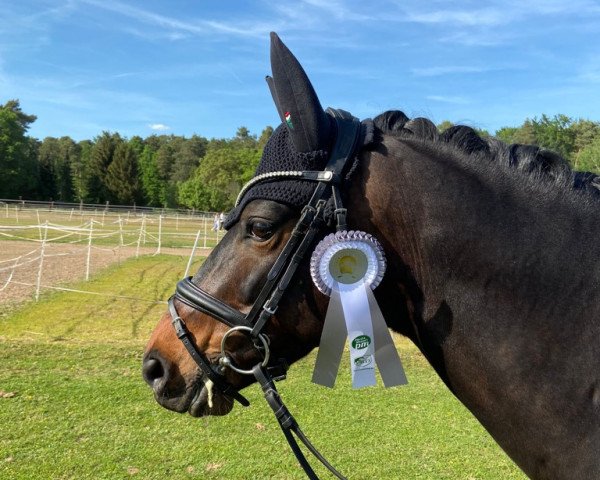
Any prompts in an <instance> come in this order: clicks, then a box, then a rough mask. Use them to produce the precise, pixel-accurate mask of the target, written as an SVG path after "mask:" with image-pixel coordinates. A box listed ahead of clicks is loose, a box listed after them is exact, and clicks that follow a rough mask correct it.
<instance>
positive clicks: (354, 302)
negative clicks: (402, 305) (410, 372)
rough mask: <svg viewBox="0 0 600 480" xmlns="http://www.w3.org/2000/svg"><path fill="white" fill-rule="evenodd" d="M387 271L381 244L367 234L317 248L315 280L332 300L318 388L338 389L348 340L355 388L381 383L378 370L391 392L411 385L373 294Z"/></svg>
mask: <svg viewBox="0 0 600 480" xmlns="http://www.w3.org/2000/svg"><path fill="white" fill-rule="evenodd" d="M385 267H386V262H385V256H384V254H383V248H382V246H381V244H380V243H379V242H378V241H377V239H376V238H375V237H373V236H372V235H370V234H368V233H365V232H359V231H341V232H336V233H332V234H330V235H328V236H326V237H325V238H324V239H323V240H322V241H321V242H320V243H319V244H318V245H317V247H316V248H315V251H314V252H313V254H312V257H311V262H310V271H311V276H312V279H313V282H314V283H315V285H316V286H317V288H318V289H319V290H320V291H321V292H322V293H324V294H325V295H328V296H329V297H330V299H329V306H328V308H327V314H326V316H325V322H324V325H323V332H322V334H321V342H320V344H319V352H318V354H317V360H316V362H315V369H314V372H313V377H312V381H313V382H314V383H317V384H319V385H324V386H326V387H330V388H331V387H333V386H334V384H335V379H336V377H337V374H338V371H339V365H340V361H341V358H342V353H343V351H344V344H345V342H346V338H348V343H349V349H350V367H351V371H352V386H353V387H354V388H362V387H367V386H371V385H375V384H376V379H375V365H377V367H378V368H379V373H380V374H381V378H382V380H383V384H384V385H385V387H393V386H397V385H405V384H406V383H408V382H407V380H406V375H405V373H404V368H403V367H402V362H401V361H400V356H399V355H398V351H397V350H396V347H395V346H394V342H393V341H392V337H391V335H390V332H389V330H388V328H387V325H386V323H385V319H384V318H383V314H382V313H381V310H380V308H379V305H378V304H377V300H376V299H375V295H373V289H375V288H376V287H377V286H378V285H379V283H380V282H381V280H382V279H383V274H384V273H385Z"/></svg>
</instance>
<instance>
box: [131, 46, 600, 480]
mask: <svg viewBox="0 0 600 480" xmlns="http://www.w3.org/2000/svg"><path fill="white" fill-rule="evenodd" d="M271 48H272V50H271V56H272V68H273V79H272V80H271V85H270V86H271V89H272V93H273V96H274V99H275V102H276V106H277V108H278V110H279V112H280V115H281V117H282V120H283V123H282V125H281V126H280V127H279V128H278V129H277V130H276V131H275V133H274V135H273V137H272V139H271V140H270V141H269V144H267V147H266V148H265V155H264V157H263V161H261V166H259V171H258V172H257V173H258V174H264V173H265V172H269V171H270V172H273V171H279V170H295V169H297V168H298V167H295V166H294V165H293V161H292V160H294V159H295V160H298V159H299V160H298V161H303V162H307V165H308V166H305V167H303V169H304V170H321V169H322V168H323V165H324V162H325V161H326V160H327V157H328V156H329V152H330V151H331V149H332V145H333V142H334V139H335V137H336V127H335V124H334V123H333V122H332V120H331V118H330V117H329V115H328V114H327V113H325V112H324V111H323V110H322V108H321V106H320V103H319V101H318V99H317V98H316V95H315V94H314V90H313V88H312V86H311V85H310V83H309V82H308V79H307V78H306V76H305V74H304V72H303V71H302V69H301V67H300V66H299V64H297V62H296V60H295V58H293V56H292V55H291V53H290V52H289V51H288V50H287V49H286V48H285V46H284V45H283V44H282V43H281V41H280V40H279V39H278V37H276V36H275V35H273V36H272V47H271ZM337 134H338V135H339V132H337ZM361 135H362V136H361V140H360V142H359V145H358V149H357V150H356V151H357V154H356V155H355V156H354V157H353V159H352V161H351V162H350V165H349V166H348V167H347V169H346V170H344V175H343V179H344V180H343V181H342V182H341V186H340V189H341V192H342V194H341V197H342V198H343V200H344V206H345V208H346V209H347V223H348V227H347V228H348V229H349V230H361V231H364V232H368V233H370V234H372V235H373V236H375V237H376V238H377V239H378V240H379V241H380V242H381V244H382V245H383V248H384V250H385V255H386V257H387V262H388V266H387V270H386V273H385V276H384V278H383V281H382V283H381V284H380V285H379V287H377V289H376V290H375V291H374V293H375V296H376V298H377V300H378V302H379V305H380V307H381V310H382V312H383V315H384V317H385V319H386V322H387V324H388V326H389V327H390V328H391V329H393V330H394V331H396V332H400V333H401V334H403V335H405V336H407V337H409V338H410V339H411V340H412V341H413V342H414V343H415V344H416V345H417V347H418V348H419V349H420V350H421V351H422V352H423V354H424V355H425V357H426V358H427V359H428V361H429V362H430V363H431V365H432V366H433V368H434V369H435V370H436V372H437V373H438V374H439V376H440V377H441V378H442V380H443V381H444V382H445V384H446V385H447V386H448V388H449V389H450V390H451V391H452V392H453V394H454V395H455V396H456V397H457V398H458V399H459V400H460V401H461V402H462V403H463V404H464V405H465V406H466V407H467V408H468V409H469V410H470V411H471V412H472V413H473V415H474V416H475V417H476V418H477V419H478V420H479V422H481V424H482V425H483V426H484V427H485V428H486V429H487V430H488V431H489V433H490V434H491V435H492V436H493V438H494V439H495V440H496V441H497V442H498V444H499V445H500V446H501V447H502V448H503V449H504V450H505V451H506V452H507V453H508V455H509V456H510V457H511V458H512V459H513V460H514V461H515V462H516V463H517V464H518V465H519V467H520V468H521V469H522V470H523V471H524V472H525V473H526V474H527V475H528V476H529V477H531V478H533V479H581V480H583V479H585V480H590V479H598V478H600V241H599V240H600V200H599V199H598V198H599V195H598V194H597V193H595V192H596V189H595V187H594V186H589V185H587V184H585V182H584V181H583V180H582V176H581V175H576V174H574V172H572V171H571V170H570V169H569V168H568V166H567V165H566V163H565V162H564V161H563V160H562V159H561V158H560V157H558V156H557V155H554V154H552V153H550V152H545V151H543V150H540V149H539V148H537V147H525V146H507V145H504V144H502V143H500V142H498V141H496V140H494V139H482V138H480V137H478V136H477V135H476V134H475V133H474V132H473V131H472V130H470V129H468V128H454V129H451V130H450V131H447V132H444V133H443V134H438V132H437V131H436V129H435V127H434V126H433V124H431V122H429V121H427V120H424V119H414V120H408V119H407V118H406V117H405V116H404V115H403V114H402V113H400V112H386V113H385V114H382V115H380V116H379V117H376V118H375V119H374V121H373V122H372V123H371V122H363V125H362V133H361ZM290 152H291V153H290ZM289 158H291V159H292V160H290V161H289V162H288V161H287V160H286V159H289ZM274 159H275V160H274ZM277 159H283V160H281V162H280V163H277ZM295 160H294V161H295ZM286 162H287V163H286ZM311 162H312V163H311ZM591 177H592V180H594V178H595V177H594V176H593V175H592V176H591ZM586 178H587V177H586ZM577 182H579V183H577ZM582 182H583V183H582ZM574 183H575V187H576V188H574ZM305 184H308V185H309V187H306V188H308V189H309V193H308V196H309V197H310V192H312V190H313V189H314V188H315V187H314V184H313V183H311V182H302V181H293V180H290V179H289V178H285V177H284V178H283V179H282V178H280V177H274V179H273V181H272V182H270V183H269V181H268V179H267V180H266V183H261V182H257V183H255V184H254V185H252V186H251V187H250V188H249V189H247V190H246V191H245V192H244V194H243V196H242V199H241V201H240V203H239V205H238V206H237V207H236V208H235V209H234V210H233V211H232V213H231V214H230V216H229V218H228V221H227V227H228V232H227V234H226V235H225V236H224V238H223V239H222V241H221V242H220V243H219V245H218V246H217V247H216V248H215V249H214V251H213V252H212V254H211V255H210V256H209V257H208V258H207V260H206V261H205V262H204V264H203V265H202V267H201V268H200V270H199V271H198V272H197V274H196V275H195V276H194V277H193V279H192V283H193V284H194V285H196V286H197V287H199V288H200V289H201V290H202V291H204V292H206V293H207V294H209V295H210V297H211V298H212V299H213V300H215V301H217V302H222V304H221V303H216V306H215V307H213V309H212V310H210V309H205V310H204V311H199V310H198V309H197V308H192V306H193V305H192V306H191V305H190V304H189V302H185V301H182V297H177V298H175V300H174V302H173V308H174V309H175V310H171V312H170V313H169V312H167V313H165V315H164V316H163V318H162V319H161V320H160V322H159V324H158V326H157V328H156V330H155V331H154V333H153V335H152V337H151V339H150V341H149V343H148V346H147V349H146V353H145V356H144V367H143V370H144V377H145V379H146V381H147V382H148V383H149V384H150V385H151V386H152V388H153V389H154V393H155V397H156V399H157V401H158V402H159V403H160V404H161V405H162V406H164V407H166V408H169V409H171V410H175V411H178V412H189V413H190V414H192V415H194V416H203V415H224V414H227V413H228V412H229V411H230V410H231V409H232V407H233V403H234V400H233V394H232V393H231V391H230V390H227V389H224V388H221V387H219V385H217V386H213V381H212V380H211V379H210V378H211V377H209V376H208V374H207V373H206V372H205V371H204V370H202V369H201V368H199V367H198V364H197V363H196V362H195V361H194V360H193V358H192V356H190V355H189V354H188V352H187V351H186V348H185V346H184V345H183V344H182V343H181V342H180V341H179V340H178V337H177V335H176V332H175V329H174V328H173V326H172V320H173V317H174V316H177V315H178V316H180V317H181V318H182V319H184V320H185V324H186V325H187V328H188V329H189V332H190V336H191V338H192V343H193V345H194V346H195V348H196V349H197V351H198V352H199V353H200V354H201V355H203V356H204V357H205V358H206V360H207V363H208V364H209V365H211V366H214V365H216V364H218V362H219V357H220V356H221V354H222V352H221V340H222V338H223V335H224V334H225V333H226V332H228V331H229V327H228V326H227V325H226V324H224V323H223V320H222V317H227V315H225V313H222V312H226V311H227V308H230V307H232V308H233V309H235V310H237V311H239V312H241V313H240V314H239V315H240V317H243V315H246V314H249V313H251V312H252V311H253V310H254V309H255V307H254V306H253V305H255V300H256V298H257V297H259V296H260V295H261V292H262V288H263V286H264V285H265V284H267V283H268V282H269V280H268V276H269V275H271V272H272V271H273V268H274V267H273V266H274V264H276V262H278V258H280V257H279V254H280V252H281V251H282V250H284V249H285V246H286V245H287V242H288V240H290V238H293V237H294V235H295V234H294V233H293V232H294V231H295V230H294V229H295V226H296V224H297V222H298V218H299V217H300V215H301V212H302V209H301V206H302V204H303V203H306V201H307V200H306V198H307V194H306V192H304V190H303V189H306V188H305ZM261 188H262V190H261ZM290 192H292V193H290ZM298 199H300V200H298ZM330 203H331V202H330ZM324 215H325V214H324ZM330 225H331V221H327V220H326V218H325V216H324V220H323V222H322V225H321V226H322V228H321V229H320V230H319V231H318V234H317V235H316V237H315V239H314V242H316V241H318V240H319V239H320V238H322V237H323V236H325V235H326V234H327V233H329V232H331V231H332V230H331V227H330ZM314 242H313V248H314ZM327 301H328V299H327V297H325V296H324V295H323V294H321V293H320V292H319V291H318V290H317V288H316V287H315V286H314V285H313V283H312V281H311V277H310V273H309V258H308V257H307V256H305V257H304V258H303V259H302V260H301V261H300V262H299V266H298V268H297V271H296V272H295V274H294V275H293V277H292V279H291V281H290V282H289V287H288V288H287V290H285V292H283V294H282V296H281V300H280V302H279V304H278V308H277V309H276V310H275V311H273V312H269V315H268V319H267V321H266V322H265V324H264V329H263V333H264V335H265V336H266V337H268V339H269V340H268V341H269V344H270V345H269V348H270V352H271V358H285V359H286V360H287V362H289V363H292V362H294V361H296V360H298V359H300V358H301V357H303V356H305V355H306V354H307V353H308V352H310V351H311V350H312V349H313V348H315V347H316V346H317V345H318V344H319V339H320V334H321V330H322V328H323V320H324V317H325V312H326V309H327ZM223 304H225V305H227V306H228V307H224V306H223ZM174 312H175V313H174ZM207 312H209V313H210V312H212V313H210V314H208V313H207ZM214 312H216V313H214ZM230 317H231V315H230ZM227 318H229V317H227ZM226 350H227V355H228V357H229V358H230V359H231V362H232V363H234V364H235V365H237V366H238V368H242V369H249V368H251V367H252V366H253V365H255V364H257V363H260V362H262V361H263V357H262V354H261V352H260V349H257V348H256V346H255V345H254V344H253V342H252V341H251V340H250V338H249V336H248V335H245V334H244V333H243V332H234V333H233V334H231V335H230V336H229V338H228V339H227V342H226ZM216 371H218V372H219V374H220V375H221V376H222V378H223V379H225V381H226V383H224V385H227V386H233V387H234V390H233V391H237V390H239V389H241V388H243V387H244V386H246V385H248V384H249V383H251V382H252V381H253V380H251V379H250V378H251V377H249V376H246V375H242V374H239V373H236V372H235V371H232V370H231V369H227V368H223V366H221V368H218V369H216ZM408 388H410V387H408ZM224 390H225V391H224ZM390 395H401V392H400V393H397V392H393V393H392V392H390Z"/></svg>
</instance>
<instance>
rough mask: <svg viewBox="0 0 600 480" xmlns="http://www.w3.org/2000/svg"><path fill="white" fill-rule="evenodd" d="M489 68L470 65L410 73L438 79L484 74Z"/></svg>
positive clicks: (433, 68) (424, 69) (412, 69)
mask: <svg viewBox="0 0 600 480" xmlns="http://www.w3.org/2000/svg"><path fill="white" fill-rule="evenodd" d="M488 70H489V68H485V67H475V66H468V65H446V66H439V67H425V68H411V69H410V71H411V73H412V74H413V75H416V76H417V77H438V76H442V75H448V74H453V73H482V72H486V71H488Z"/></svg>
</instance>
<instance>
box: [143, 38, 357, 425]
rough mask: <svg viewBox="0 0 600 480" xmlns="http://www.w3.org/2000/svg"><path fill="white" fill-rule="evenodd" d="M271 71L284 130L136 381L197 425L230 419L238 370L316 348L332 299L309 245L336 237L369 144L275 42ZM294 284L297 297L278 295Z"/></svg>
mask: <svg viewBox="0 0 600 480" xmlns="http://www.w3.org/2000/svg"><path fill="white" fill-rule="evenodd" d="M271 66H272V72H273V76H272V77H267V82H268V85H269V88H270V90H271V93H272V96H273V99H274V101H275V105H276V107H277V110H278V112H279V115H280V117H281V119H282V124H281V125H280V126H279V127H278V128H277V129H276V130H275V131H274V132H273V134H272V136H271V138H270V139H269V141H268V142H267V144H266V146H265V149H264V153H263V156H262V159H261V162H260V164H259V166H258V169H257V172H256V175H255V177H254V179H253V180H252V181H251V182H250V183H249V184H248V185H247V186H246V187H245V188H244V189H243V190H242V192H241V193H240V195H239V197H238V201H237V202H236V205H235V208H234V209H233V210H232V211H231V212H230V214H229V216H228V218H227V220H226V222H225V227H226V229H227V230H228V232H227V233H226V234H225V236H224V237H223V239H222V240H221V241H220V242H219V244H218V245H217V247H216V248H215V249H214V250H213V252H212V253H211V254H210V255H209V256H208V258H207V259H206V261H205V262H204V263H203V265H202V266H201V268H200V269H199V271H198V272H197V273H196V275H195V276H194V277H193V279H191V280H184V281H183V282H180V286H179V287H178V294H177V295H176V296H175V297H174V298H173V299H172V300H171V301H170V309H169V311H168V312H166V313H165V315H164V316H163V317H162V318H161V320H160V322H159V324H158V326H157V328H156V329H155V331H154V333H153V335H152V337H151V338H150V341H149V343H148V345H147V348H146V352H145V356H144V363H143V375H144V378H145V380H146V382H147V383H148V384H149V385H150V386H151V387H152V388H153V390H154V394H155V398H156V400H157V401H158V402H159V403H160V404H161V405H162V406H164V407H166V408H168V409H172V410H175V411H178V412H185V411H188V412H189V413H190V414H192V415H194V416H202V415H222V414H226V413H228V412H229V411H230V410H231V408H232V406H233V400H234V398H237V399H238V400H240V401H241V402H242V403H244V400H242V398H243V397H240V396H239V394H238V393H237V391H239V389H241V388H243V387H244V386H246V385H248V384H249V383H251V382H252V377H251V376H250V375H244V374H243V373H240V372H244V371H248V370H249V369H250V368H251V367H253V366H254V365H256V364H261V363H263V364H264V366H265V367H270V366H271V365H276V366H277V365H284V364H291V363H292V362H294V361H296V360H298V359H300V358H301V357H303V356H304V355H306V354H307V353H308V352H310V350H312V349H313V348H314V347H315V346H317V345H318V343H319V338H320V334H321V330H322V326H323V318H324V314H325V311H326V306H327V298H326V297H325V296H324V295H323V294H321V293H320V292H319V291H318V290H317V288H316V287H315V286H314V285H313V282H312V281H311V277H310V272H309V265H308V263H309V262H308V260H309V259H308V257H309V256H310V250H309V248H310V247H311V245H314V243H315V242H316V241H317V240H318V239H319V238H322V237H323V236H324V235H325V233H327V232H328V231H331V229H330V228H328V227H327V223H328V222H327V219H328V218H329V219H330V222H331V218H332V217H333V211H334V210H335V206H336V203H335V202H334V201H333V199H332V196H337V197H338V200H341V197H339V194H338V195H332V191H333V190H334V188H332V187H331V184H332V183H334V181H336V180H339V179H341V178H343V177H344V176H345V175H347V174H348V171H349V170H350V169H351V168H352V162H353V160H354V152H355V147H357V146H358V144H360V143H361V142H363V141H364V138H365V136H366V133H365V131H366V129H365V127H364V126H363V125H361V123H360V122H359V121H358V120H357V119H354V118H353V117H351V116H350V115H348V114H346V112H341V113H340V111H332V110H329V111H327V112H326V111H324V110H323V108H322V107H321V104H320V102H319V99H318V98H317V95H316V94H315V91H314V89H313V87H312V85H311V83H310V81H309V79H308V78H307V76H306V73H305V72H304V70H303V68H302V67H301V65H300V64H299V63H298V61H297V60H296V58H295V57H294V56H293V54H292V53H291V52H290V51H289V50H288V48H287V47H286V46H285V45H284V44H283V43H282V42H281V40H280V39H279V37H278V36H277V35H276V34H272V36H271ZM344 129H346V130H349V131H350V133H347V132H346V133H344V132H342V130H344ZM344 135H346V137H345V138H342V137H344ZM340 141H342V143H344V142H345V145H342V146H340ZM336 152H337V153H336ZM333 157H335V158H333ZM338 157H342V158H341V159H340V158H338ZM346 157H350V158H349V161H347V162H346V160H348V158H346ZM332 158H333V160H332ZM344 162H345V163H344ZM327 165H329V167H328V171H327V172H326V171H325V167H326V166H327ZM328 199H329V201H328ZM339 212H341V210H340V209H338V213H339ZM302 254H304V255H303V258H302V259H301V260H300V257H301V255H302ZM292 276H293V288H290V289H287V291H286V292H285V295H280V294H279V292H280V291H281V290H282V284H284V283H285V284H286V285H287V284H289V281H290V280H291V277H292ZM275 299H276V300H277V301H276V306H274V305H275ZM198 303H200V304H201V306H200V308H198ZM176 318H180V319H181V323H180V324H179V326H177V325H174V324H173V321H174V320H175V319H176ZM257 322H258V323H260V328H256V327H255V325H256V323H257ZM174 326H175V328H174ZM233 326H237V327H241V328H239V329H236V330H234V331H230V328H231V327H233ZM182 329H183V330H182ZM253 329H254V330H255V331H254V332H252V330H253ZM259 331H260V334H258V333H259ZM253 333H254V334H253ZM181 335H184V336H186V339H187V340H186V341H188V346H185V345H184V344H183V343H182V342H180V341H179V339H178V336H179V337H180V338H181ZM224 336H226V339H225V340H224ZM186 348H187V349H188V351H186ZM266 351H268V356H269V358H270V362H267V361H265V354H267V352H266ZM190 352H191V353H190ZM198 359H200V360H198ZM228 367H233V368H228ZM215 383H216V385H215Z"/></svg>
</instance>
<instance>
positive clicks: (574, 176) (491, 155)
mask: <svg viewBox="0 0 600 480" xmlns="http://www.w3.org/2000/svg"><path fill="white" fill-rule="evenodd" d="M373 123H374V126H375V135H376V138H375V140H376V142H377V141H381V136H382V135H383V134H386V135H392V136H396V137H399V138H417V139H422V140H424V141H429V142H432V143H437V144H440V145H448V146H450V147H451V148H454V149H456V150H457V151H458V152H460V153H462V154H467V155H477V156H478V157H479V158H480V159H481V160H486V159H487V160H489V161H491V162H494V163H496V164H499V165H504V166H507V167H510V168H512V169H514V170H516V171H519V172H521V173H523V174H527V175H529V176H532V177H534V178H537V179H538V180H539V181H540V182H545V183H548V182H550V183H553V184H555V185H557V186H563V187H564V188H569V189H572V190H580V191H585V192H587V193H589V194H591V195H592V196H595V197H597V198H598V199H599V200H600V176H599V175H596V174H595V173H592V172H579V171H574V170H572V169H571V167H570V166H569V164H568V162H567V161H566V160H565V159H564V158H563V157H561V156H560V155H558V154H557V153H555V152H552V151H550V150H546V149H544V148H541V147H539V146H537V145H521V144H512V145H507V144H506V143H504V142H502V141H501V140H498V139H497V138H495V137H486V138H484V137H481V136H480V135H479V134H478V133H477V132H476V131H475V130H474V129H473V128H471V127H468V126H464V125H455V126H452V127H450V128H448V129H446V130H445V131H444V132H441V133H440V132H439V131H438V129H437V127H436V126H435V124H434V123H433V122H432V121H431V120H428V119H427V118H420V117H419V118H413V119H409V118H408V117H407V116H406V115H405V114H404V113H403V112H401V111H399V110H389V111H387V112H384V113H382V114H380V115H378V116H377V117H375V118H374V119H373Z"/></svg>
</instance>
